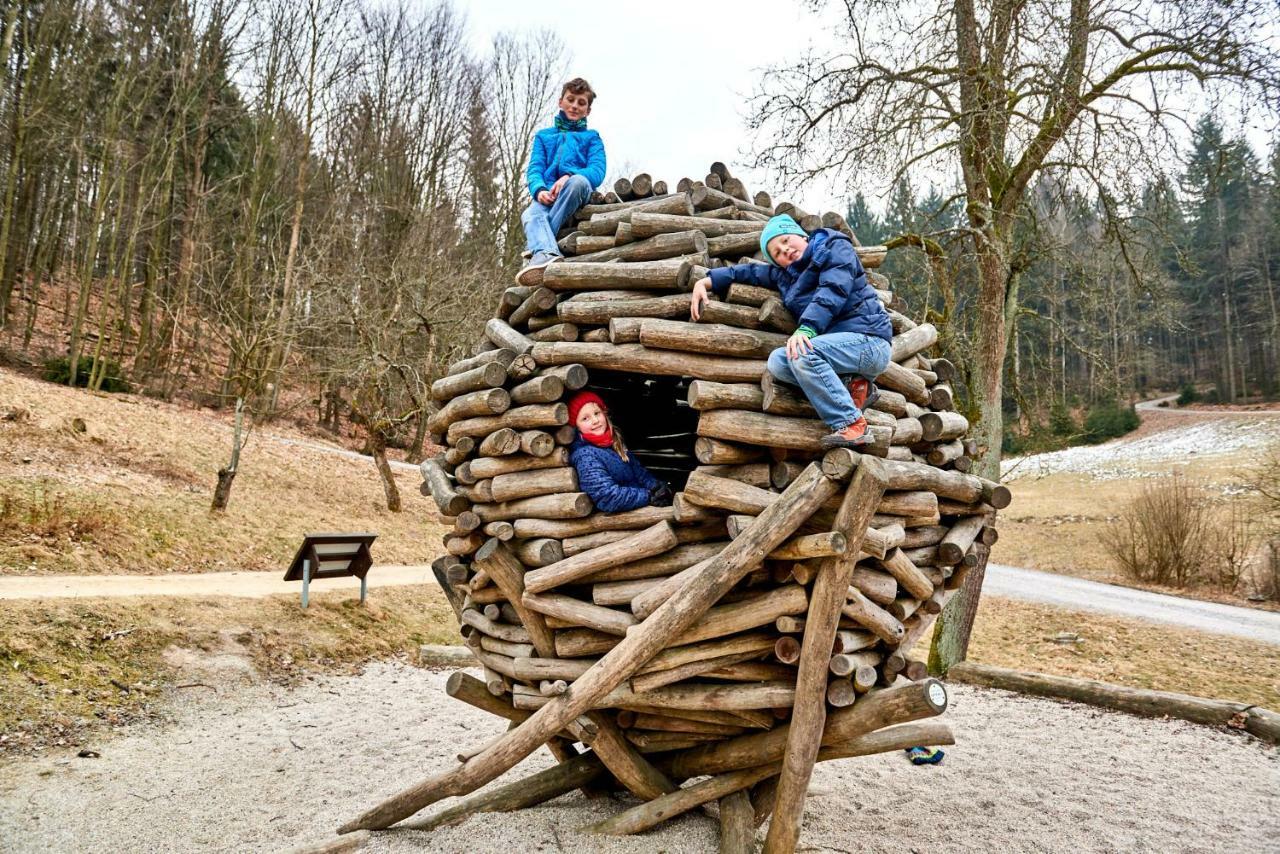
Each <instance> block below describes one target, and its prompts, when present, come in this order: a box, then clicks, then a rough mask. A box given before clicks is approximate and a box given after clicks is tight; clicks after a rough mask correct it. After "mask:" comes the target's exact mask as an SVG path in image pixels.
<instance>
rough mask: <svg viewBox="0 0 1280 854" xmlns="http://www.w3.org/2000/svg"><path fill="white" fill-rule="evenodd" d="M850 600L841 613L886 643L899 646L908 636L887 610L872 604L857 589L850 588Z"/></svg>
mask: <svg viewBox="0 0 1280 854" xmlns="http://www.w3.org/2000/svg"><path fill="white" fill-rule="evenodd" d="M848 592H849V598H848V601H846V602H845V604H844V606H843V607H842V608H841V613H843V614H844V615H845V616H846V617H848V618H849V619H851V620H853V621H854V622H855V623H857V624H858V625H860V626H862V627H863V628H865V629H868V630H869V631H871V632H873V633H874V634H875V635H876V636H877V637H879V638H880V639H881V640H883V641H884V642H885V643H889V644H897V643H899V642H901V640H902V637H903V635H904V634H906V629H905V628H903V626H902V623H900V622H898V621H897V620H895V619H894V618H893V615H892V614H890V613H889V612H888V611H886V610H885V609H883V608H881V607H880V606H879V605H877V604H875V603H874V602H872V601H871V600H870V599H868V598H867V597H866V596H864V595H863V594H862V592H861V591H860V590H858V589H857V588H856V587H850V588H849V591H848Z"/></svg>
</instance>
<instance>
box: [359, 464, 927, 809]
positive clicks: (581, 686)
mask: <svg viewBox="0 0 1280 854" xmlns="http://www.w3.org/2000/svg"><path fill="white" fill-rule="evenodd" d="M838 489H839V483H838V482H836V481H832V480H830V479H829V478H827V477H826V476H825V475H824V474H823V473H822V470H821V468H820V467H818V466H816V465H815V466H810V468H809V469H807V470H806V473H805V474H804V475H802V476H801V477H800V478H799V479H797V480H796V482H795V483H793V484H792V485H791V486H790V487H788V488H787V491H786V492H785V493H783V495H784V498H785V500H780V501H777V502H775V503H774V504H773V505H771V506H770V507H769V508H768V509H767V510H765V512H764V513H762V514H761V515H760V517H758V518H757V520H756V524H755V525H753V526H752V527H751V528H750V529H749V530H748V531H746V532H745V533H744V534H743V535H742V536H740V537H739V538H738V539H737V540H734V541H733V542H732V543H730V544H729V545H728V546H726V547H725V550H724V551H723V552H721V553H720V555H718V556H717V557H716V558H714V559H713V560H712V562H711V564H710V565H708V566H707V567H706V569H705V570H704V571H703V573H702V574H700V575H699V577H698V578H696V579H694V580H692V581H691V582H690V583H689V584H687V585H685V586H684V587H682V588H681V589H680V590H679V591H677V592H676V593H675V594H674V595H673V596H671V597H670V598H669V599H668V600H667V601H666V603H665V604H663V606H662V607H661V608H659V609H658V610H657V611H656V612H654V613H653V614H652V615H650V616H649V618H648V619H646V620H645V621H644V623H642V624H640V625H638V626H636V627H635V628H634V629H632V630H631V631H630V632H628V633H627V634H626V636H625V637H624V638H623V639H622V640H621V641H620V642H619V643H618V645H617V646H615V647H614V648H613V649H611V650H610V651H609V652H608V653H606V654H605V656H604V658H602V659H601V660H600V662H599V664H597V666H596V667H594V668H592V669H591V670H590V671H588V672H587V673H586V674H585V675H583V676H582V678H580V679H578V680H577V681H576V682H575V683H574V686H573V690H572V691H570V692H568V693H567V694H565V695H563V696H560V697H555V698H551V699H549V700H548V701H547V703H546V705H545V706H544V707H543V708H541V709H539V710H538V711H537V712H535V713H534V715H533V716H532V717H530V718H529V719H528V720H527V721H525V722H524V723H523V724H521V725H520V726H519V727H517V728H516V729H514V730H511V731H510V732H508V733H507V734H506V735H505V736H504V737H503V738H502V739H500V740H499V741H498V742H495V743H494V744H493V745H491V746H490V747H489V748H487V749H486V750H485V751H484V752H483V753H481V754H480V755H478V756H476V757H474V758H472V759H471V760H470V761H469V762H467V763H466V764H465V765H462V766H461V767H459V768H456V769H453V770H451V771H446V772H444V773H442V774H439V775H437V776H435V777H431V778H428V779H426V780H423V781H421V782H419V783H417V784H414V785H412V786H410V787H408V788H406V789H405V790H403V791H401V792H399V793H397V794H395V795H393V796H392V797H390V798H388V799H386V800H385V801H383V802H382V803H380V804H378V805H377V806H375V807H373V808H372V809H370V810H368V811H366V812H365V813H364V814H362V815H361V816H359V817H358V818H356V819H354V820H352V821H349V822H347V823H345V824H344V825H343V826H342V827H341V828H340V832H350V831H353V830H361V829H374V828H384V827H389V826H391V825H392V824H394V823H396V822H397V821H400V820H401V819H403V818H405V817H407V816H409V815H412V814H413V813H415V812H417V811H418V810H420V809H422V808H423V807H425V806H428V805H430V804H432V803H435V802H436V801H438V800H440V799H441V798H444V797H450V796H456V795H461V794H467V793H469V792H471V791H474V790H475V789H477V788H479V787H480V786H482V785H484V784H485V783H487V782H489V781H490V780H492V779H494V778H495V777H497V776H498V775H500V774H502V773H503V772H504V771H506V770H508V769H509V768H511V767H512V766H514V765H515V764H516V763H517V762H519V761H520V760H521V759H523V758H524V757H526V756H528V755H529V754H530V753H532V752H533V751H534V750H536V749H537V748H538V746H539V745H541V744H542V743H543V742H545V741H546V740H547V739H548V738H550V737H551V736H553V735H555V734H556V733H557V732H559V731H560V730H561V729H563V728H564V726H565V725H566V724H568V723H569V722H570V721H572V720H574V719H575V718H577V717H578V716H579V715H581V714H582V713H583V712H585V711H587V710H588V709H590V708H592V707H593V706H594V705H595V704H596V703H597V702H598V701H599V700H601V699H602V698H603V697H604V696H606V695H607V694H609V693H610V692H611V691H612V690H613V689H614V688H616V687H617V686H618V685H619V684H620V683H621V682H622V681H623V680H625V679H627V678H628V677H629V676H631V675H632V673H634V671H635V670H636V669H638V668H639V667H641V666H642V665H643V664H644V663H645V662H646V661H648V660H649V659H650V658H652V657H653V656H654V655H655V654H657V653H658V652H659V651H660V650H661V649H662V648H663V647H665V646H667V645H668V643H669V641H670V640H671V639H672V638H674V637H676V636H677V635H679V634H681V633H682V632H683V631H684V630H685V629H687V628H688V627H689V626H690V625H692V624H693V623H694V622H695V621H696V620H697V619H698V618H699V617H700V616H701V615H702V614H703V613H705V612H706V611H707V609H708V608H710V607H711V605H712V604H713V603H715V602H717V601H719V600H720V599H721V598H722V597H723V596H724V594H725V593H727V592H728V591H729V589H730V588H732V587H733V586H734V585H735V584H737V582H738V581H739V580H741V579H742V578H743V577H744V576H745V575H747V573H749V572H750V571H751V570H752V569H754V568H755V566H756V565H758V563H759V561H760V557H759V556H760V555H763V554H767V553H768V552H769V551H771V550H772V549H773V548H775V547H776V546H777V545H778V544H779V543H781V542H783V541H784V540H785V539H787V538H788V537H789V536H790V535H791V533H792V532H793V531H794V530H795V529H796V528H798V527H799V526H800V524H801V523H802V522H803V521H804V520H805V519H807V518H808V517H809V516H810V515H811V514H812V513H813V511H814V510H815V509H817V508H818V507H819V506H821V504H822V502H823V501H825V500H826V499H827V498H829V497H830V496H831V495H833V494H835V492H836V491H837V490H838ZM534 500H536V499H534ZM489 546H490V544H489V543H486V544H485V546H484V548H486V549H487V548H489ZM494 578H495V580H496V578H497V577H496V576H494ZM592 607H594V606H592ZM526 627H527V624H526ZM554 654H555V653H554V652H552V653H548V656H554ZM918 684H919V685H920V686H921V687H926V686H927V683H918ZM933 684H938V683H933ZM661 690H663V691H667V690H670V689H669V688H667V689H661ZM939 690H941V691H942V700H941V701H942V702H943V703H944V704H945V690H944V689H941V687H940V686H939ZM645 696H646V697H648V696H649V695H645ZM646 702H649V701H648V700H646ZM864 705H867V704H866V703H859V704H858V705H857V706H854V707H853V710H854V711H856V710H857V709H859V708H860V707H862V706H864ZM685 776H686V777H688V776H690V775H685Z"/></svg>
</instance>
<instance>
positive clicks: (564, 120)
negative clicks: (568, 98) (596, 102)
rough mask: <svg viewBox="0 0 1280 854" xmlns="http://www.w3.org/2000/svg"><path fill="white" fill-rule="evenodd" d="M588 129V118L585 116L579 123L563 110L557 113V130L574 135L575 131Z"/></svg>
mask: <svg viewBox="0 0 1280 854" xmlns="http://www.w3.org/2000/svg"><path fill="white" fill-rule="evenodd" d="M586 129H587V117H586V116H583V117H582V118H580V119H578V120H577V121H573V120H571V119H570V118H569V117H568V116H566V115H565V114H564V110H561V111H560V112H558V113H556V130H559V131H564V132H566V133H573V132H574V131H579V130H586Z"/></svg>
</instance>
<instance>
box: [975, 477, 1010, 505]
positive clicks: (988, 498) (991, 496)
mask: <svg viewBox="0 0 1280 854" xmlns="http://www.w3.org/2000/svg"><path fill="white" fill-rule="evenodd" d="M978 482H979V486H980V488H981V490H982V495H981V496H980V497H981V499H982V500H983V501H985V502H986V503H987V504H989V505H991V506H992V507H993V508H995V509H996V510H1003V509H1004V508H1006V507H1008V506H1009V504H1010V503H1012V501H1013V493H1012V492H1010V491H1009V487H1007V486H1005V485H1004V484H1002V483H996V482H994V481H990V480H987V479H986V478H983V477H980V478H978Z"/></svg>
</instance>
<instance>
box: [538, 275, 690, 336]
mask: <svg viewBox="0 0 1280 854" xmlns="http://www.w3.org/2000/svg"><path fill="white" fill-rule="evenodd" d="M661 263H668V262H661ZM592 266H599V265H595V264H593V265H592ZM628 266H631V265H628ZM556 313H557V315H559V317H560V319H561V320H563V321H566V322H570V323H580V324H594V325H603V324H607V323H609V321H611V320H614V319H617V318H620V317H658V318H664V317H665V318H675V317H688V316H689V297H688V296H686V295H685V294H683V293H680V294H668V295H666V296H658V297H649V298H647V299H617V300H599V301H596V300H587V301H582V302H579V301H577V300H568V301H566V302H562V303H560V304H559V305H558V306H556Z"/></svg>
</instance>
